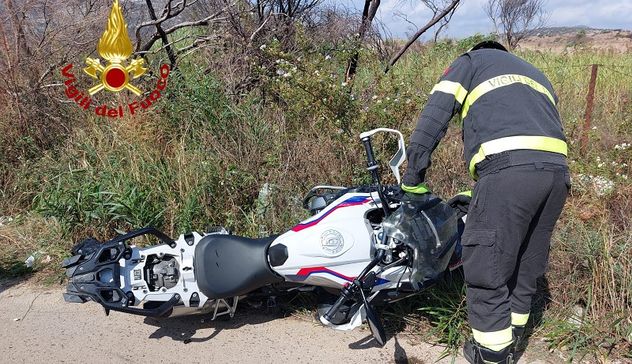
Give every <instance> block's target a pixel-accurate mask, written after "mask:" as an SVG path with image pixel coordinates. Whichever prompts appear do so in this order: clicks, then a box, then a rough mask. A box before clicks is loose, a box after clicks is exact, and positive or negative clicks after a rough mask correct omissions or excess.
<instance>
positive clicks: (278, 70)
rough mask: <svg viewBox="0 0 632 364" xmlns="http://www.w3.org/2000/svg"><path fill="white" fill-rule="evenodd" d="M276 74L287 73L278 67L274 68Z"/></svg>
mask: <svg viewBox="0 0 632 364" xmlns="http://www.w3.org/2000/svg"><path fill="white" fill-rule="evenodd" d="M276 74H277V75H279V76H283V75H285V74H287V72H285V71H284V70H282V69H280V68H279V69H277V70H276Z"/></svg>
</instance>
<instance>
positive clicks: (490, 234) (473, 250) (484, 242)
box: [462, 229, 498, 288]
mask: <svg viewBox="0 0 632 364" xmlns="http://www.w3.org/2000/svg"><path fill="white" fill-rule="evenodd" d="M462 245H463V269H464V271H465V282H466V283H467V284H468V285H471V286H476V287H482V288H497V287H498V284H497V282H498V252H497V249H496V230H493V229H486V230H467V229H466V230H465V232H464V233H463V238H462Z"/></svg>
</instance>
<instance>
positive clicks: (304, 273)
mask: <svg viewBox="0 0 632 364" xmlns="http://www.w3.org/2000/svg"><path fill="white" fill-rule="evenodd" d="M313 273H329V274H331V275H333V276H336V277H338V278H341V279H344V280H346V281H349V282H352V281H353V280H354V279H355V277H347V276H346V275H344V274H340V273H338V272H334V271H333V270H331V269H327V268H325V267H311V268H301V269H300V270H299V271H298V273H296V275H297V276H304V277H307V276H309V275H310V274H313Z"/></svg>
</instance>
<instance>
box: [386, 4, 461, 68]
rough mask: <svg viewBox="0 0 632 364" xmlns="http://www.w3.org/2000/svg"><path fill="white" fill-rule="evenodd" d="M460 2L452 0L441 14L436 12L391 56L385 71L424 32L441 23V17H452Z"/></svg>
mask: <svg viewBox="0 0 632 364" xmlns="http://www.w3.org/2000/svg"><path fill="white" fill-rule="evenodd" d="M459 3H460V0H452V1H451V2H450V3H449V4H448V5H447V6H446V7H445V8H444V9H443V10H442V11H441V12H440V13H439V14H435V16H434V17H433V18H432V19H430V21H429V22H428V23H426V25H424V26H423V27H421V28H420V29H419V30H417V32H416V33H415V34H413V36H412V37H410V39H408V42H406V44H404V46H403V47H402V48H401V49H400V50H399V52H397V54H395V55H394V56H393V58H391V60H390V61H389V62H388V65H386V68H385V69H384V73H387V72H388V71H389V70H390V69H391V68H392V67H393V66H394V65H395V63H396V62H397V61H398V60H399V58H400V57H401V56H402V55H403V54H404V53H405V52H406V50H408V48H410V46H411V45H412V44H413V43H415V42H416V41H417V39H418V38H419V37H420V36H421V35H422V34H424V33H425V32H426V31H428V29H430V28H432V27H433V26H435V25H436V24H437V23H439V22H440V21H441V19H443V18H445V17H447V16H450V17H452V15H451V14H453V13H454V10H455V9H456V7H457V6H458V5H459Z"/></svg>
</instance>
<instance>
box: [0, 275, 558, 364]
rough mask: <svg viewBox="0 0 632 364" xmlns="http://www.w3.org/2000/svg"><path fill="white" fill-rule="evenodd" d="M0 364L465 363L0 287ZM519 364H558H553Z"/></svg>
mask: <svg viewBox="0 0 632 364" xmlns="http://www.w3.org/2000/svg"><path fill="white" fill-rule="evenodd" d="M0 307H2V310H0V362H2V363H27V362H28V363H72V362H91V363H124V362H142V363H146V362H153V363H202V362H205V363H258V364H262V363H273V362H274V363H369V362H372V363H375V362H379V363H416V364H420V363H435V362H436V363H466V361H465V360H464V359H463V358H462V357H456V358H453V357H449V358H445V359H442V360H439V361H437V359H438V358H439V356H440V354H441V352H442V350H443V348H442V347H438V346H432V345H429V344H425V343H413V342H414V341H415V340H413V339H414V338H411V337H407V336H405V335H403V334H399V335H397V336H395V337H391V338H389V340H388V342H387V344H386V345H385V346H384V347H383V348H380V347H377V346H376V345H375V344H374V342H373V341H372V340H370V332H369V331H368V329H365V328H361V329H356V330H354V331H351V332H339V331H334V330H331V329H328V328H325V327H323V326H320V325H319V324H317V323H316V322H315V321H311V322H310V320H309V319H308V318H306V319H299V318H296V317H285V318H279V317H275V316H274V315H264V314H258V313H253V312H252V311H249V312H247V313H243V311H242V313H241V314H240V311H239V309H238V310H237V314H236V316H235V317H234V318H233V319H232V320H227V321H215V322H212V321H209V320H204V317H203V316H190V317H186V318H173V319H163V320H156V319H151V318H143V317H139V316H132V315H126V314H122V313H117V312H112V313H111V314H110V316H109V317H106V316H105V314H104V312H103V309H102V308H101V306H99V305H97V304H95V303H87V304H68V303H65V302H64V300H63V297H62V290H61V289H50V288H48V289H45V288H40V287H35V286H33V285H30V284H28V283H27V284H24V283H22V284H18V285H14V286H12V287H7V286H6V285H5V287H2V286H0ZM529 357H532V358H533V357H541V355H540V354H538V353H537V352H534V353H533V354H531V353H530V354H528V355H525V356H524V357H523V358H522V359H521V360H520V362H521V363H539V364H543V363H557V362H560V361H561V360H560V359H559V358H558V359H555V358H554V359H537V360H529Z"/></svg>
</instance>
